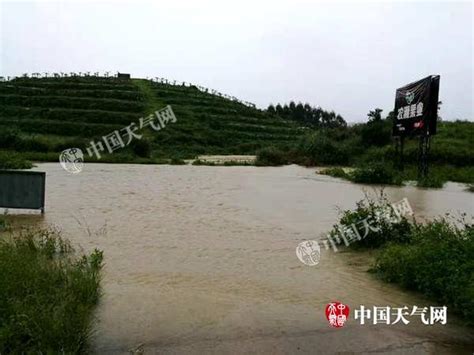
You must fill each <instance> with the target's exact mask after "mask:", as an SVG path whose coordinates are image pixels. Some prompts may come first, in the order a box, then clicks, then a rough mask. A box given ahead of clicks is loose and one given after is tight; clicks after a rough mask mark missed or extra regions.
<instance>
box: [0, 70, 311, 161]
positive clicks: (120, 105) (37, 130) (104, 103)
mask: <svg viewBox="0 0 474 355" xmlns="http://www.w3.org/2000/svg"><path fill="white" fill-rule="evenodd" d="M166 105H171V107H172V108H173V111H174V113H175V115H176V117H177V122H176V123H172V124H169V125H167V126H166V128H165V129H162V130H161V131H159V132H156V131H154V130H152V129H150V128H146V129H144V130H143V131H140V133H141V134H143V138H142V139H141V141H140V142H139V143H137V142H136V141H138V140H136V141H135V142H132V144H131V145H130V146H128V147H126V148H124V149H121V150H117V151H115V152H114V153H113V154H112V155H108V154H106V155H105V156H103V158H102V161H108V162H153V161H157V160H158V159H162V158H171V157H176V158H192V157H194V156H196V155H197V154H255V151H256V150H257V149H259V148H261V147H265V146H268V145H275V146H280V147H282V148H284V147H286V146H289V145H291V144H293V143H294V142H295V141H296V140H297V139H298V138H299V137H300V136H301V134H302V129H300V128H299V127H298V125H297V124H296V123H294V122H290V121H286V120H282V119H280V118H278V117H273V116H271V115H269V114H267V113H266V112H265V111H261V110H258V109H256V108H253V107H249V106H246V105H244V104H242V103H239V102H236V101H232V100H229V99H226V98H223V97H220V96H217V95H213V94H210V93H206V92H202V91H200V90H199V89H198V88H197V87H195V86H180V85H171V84H164V83H163V84H162V83H156V82H152V81H150V80H145V79H132V80H123V79H117V78H104V77H102V78H101V77H63V78H17V79H14V80H10V81H7V82H1V83H0V150H1V151H3V154H4V155H5V154H6V152H8V153H11V154H13V152H17V153H18V154H20V156H21V157H23V158H27V159H31V160H40V161H41V160H43V161H57V160H58V155H59V153H60V152H61V151H62V150H64V149H66V148H70V147H78V148H81V149H82V150H83V151H85V149H86V148H87V146H88V145H89V143H90V142H91V141H92V140H94V141H98V140H100V139H101V138H102V136H104V135H107V134H110V133H112V132H114V131H116V130H121V129H123V128H124V127H125V126H127V125H129V124H131V123H132V122H136V123H138V119H139V118H140V117H144V116H145V115H147V114H150V113H153V112H154V111H156V110H158V109H161V108H163V107H165V106H166ZM137 145H138V147H137ZM0 157H1V155H0ZM86 160H87V159H86Z"/></svg>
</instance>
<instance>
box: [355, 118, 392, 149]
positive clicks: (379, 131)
mask: <svg viewBox="0 0 474 355" xmlns="http://www.w3.org/2000/svg"><path fill="white" fill-rule="evenodd" d="M361 138H362V142H363V144H364V145H365V146H376V147H383V146H385V145H388V144H390V143H391V141H392V123H391V121H388V120H384V121H382V120H374V121H369V122H368V123H367V124H365V125H364V126H363V128H362V130H361Z"/></svg>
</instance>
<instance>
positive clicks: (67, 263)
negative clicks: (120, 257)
mask: <svg viewBox="0 0 474 355" xmlns="http://www.w3.org/2000/svg"><path fill="white" fill-rule="evenodd" d="M5 234H6V232H5V233H3V235H1V239H0V353H5V354H6V353H17V354H22V353H37V354H46V353H83V352H86V351H87V349H88V339H89V337H90V336H91V334H92V320H93V318H92V312H93V310H94V307H95V306H96V304H97V302H98V300H99V296H100V291H99V283H100V275H99V273H100V269H101V267H102V258H103V256H102V252H101V251H99V250H95V251H94V252H93V253H92V254H90V255H83V256H82V257H80V258H79V257H77V256H76V255H75V254H74V250H73V248H72V247H71V245H70V244H69V243H68V242H67V241H66V240H64V239H62V238H61V236H60V235H59V234H58V232H55V231H51V230H29V231H22V232H21V233H19V234H13V233H9V234H8V235H7V236H6V235H5Z"/></svg>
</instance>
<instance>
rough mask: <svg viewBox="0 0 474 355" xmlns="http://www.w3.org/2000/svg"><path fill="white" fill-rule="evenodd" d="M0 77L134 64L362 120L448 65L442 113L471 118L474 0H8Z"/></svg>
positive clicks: (0, 37) (258, 99)
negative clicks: (400, 89) (399, 90)
mask: <svg viewBox="0 0 474 355" xmlns="http://www.w3.org/2000/svg"><path fill="white" fill-rule="evenodd" d="M0 11H1V14H0V21H1V26H0V30H1V33H0V41H1V42H0V51H1V55H0V75H2V76H7V75H10V76H11V75H20V74H21V73H25V72H27V73H31V72H45V71H47V72H60V71H63V72H71V71H74V72H78V71H91V72H94V71H106V70H110V71H113V72H116V71H121V72H130V73H131V74H132V76H134V77H146V76H149V77H155V76H159V77H165V78H169V79H176V80H180V81H187V82H192V83H196V84H200V85H204V86H207V87H209V88H213V89H216V90H219V91H221V92H223V93H227V94H230V95H234V96H237V97H239V98H240V99H243V100H248V101H251V102H254V103H256V104H257V106H259V107H262V108H264V107H267V105H268V104H270V103H277V102H289V101H290V100H295V101H302V102H308V103H310V104H311V105H315V106H316V105H319V106H321V107H323V108H325V109H328V110H335V111H336V112H338V113H340V114H341V115H342V116H343V117H344V118H345V119H346V120H347V121H349V122H355V121H363V120H365V119H366V114H367V112H368V111H369V110H371V109H373V108H375V107H380V108H383V109H384V113H385V114H386V113H388V111H390V110H391V109H393V105H394V98H395V89H396V88H397V87H400V86H403V85H404V84H407V83H409V82H412V81H415V80H417V79H421V78H423V77H425V76H427V75H429V74H440V75H441V88H440V100H442V101H443V107H442V111H441V115H442V117H443V118H444V119H458V118H459V119H469V120H473V118H474V117H473V111H474V109H473V92H474V91H473V11H474V10H473V3H472V1H468V2H453V1H450V2H447V1H446V2H430V1H424V2H421V1H403V2H401V1H397V2H386V1H383V2H362V1H353V2H338V1H332V2H316V1H299V0H285V1H278V0H272V1H257V0H252V1H247V0H235V1H234V0H232V1H225V0H199V1H192V0H191V1H180V0H172V1H151V2H150V1H139V0H135V1H129V2H124V1H120V2H119V1H114V2H111V1H109V2H107V1H106V2H104V1H102V2H97V1H82V2H78V1H36V2H26V1H5V0H1V6H0Z"/></svg>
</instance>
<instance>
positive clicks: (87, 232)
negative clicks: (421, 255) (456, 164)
mask: <svg viewBox="0 0 474 355" xmlns="http://www.w3.org/2000/svg"><path fill="white" fill-rule="evenodd" d="M35 170H39V171H46V173H47V196H46V214H45V215H44V217H39V216H32V215H25V216H21V217H19V218H17V221H18V222H19V223H27V224H31V223H33V224H43V225H46V224H48V225H56V226H58V227H59V228H60V229H61V230H62V231H63V232H64V235H65V236H66V237H67V238H69V239H71V240H72V241H73V242H74V243H77V244H79V245H81V246H82V247H83V249H84V250H85V251H90V250H92V249H93V248H96V247H97V248H100V249H102V250H103V251H104V253H105V263H106V265H105V269H104V273H103V292H104V296H103V298H102V300H101V303H100V305H99V307H98V310H97V314H96V316H97V324H96V329H97V331H96V335H95V337H94V341H93V346H94V349H95V351H96V352H97V353H100V354H104V353H127V352H128V351H130V350H133V349H138V350H144V351H145V353H160V354H161V353H163V354H189V353H195V354H208V353H211V354H248V353H262V354H264V353H265V354H293V353H301V354H309V353H311V354H318V353H319V354H330V353H335V352H342V353H364V354H365V353H393V354H407V353H409V354H420V353H432V354H440V353H452V354H459V353H466V354H472V352H473V351H474V335H473V334H472V333H473V332H472V329H469V328H466V327H463V326H462V325H460V323H459V321H458V320H457V319H456V318H455V317H453V316H452V315H450V313H449V308H448V324H447V325H445V326H443V325H440V324H436V325H433V326H425V325H422V324H420V323H415V322H413V321H412V322H411V323H410V324H408V325H402V326H400V325H391V326H389V325H364V326H362V325H360V324H358V322H356V321H354V319H353V314H351V317H350V319H349V321H348V322H347V323H346V325H345V326H344V327H343V328H340V329H335V328H330V327H329V325H328V323H327V321H326V318H325V316H324V309H325V306H326V304H327V303H328V302H330V301H333V300H339V301H341V302H343V303H346V304H348V305H349V306H350V307H351V308H352V310H353V309H354V308H355V307H356V306H357V307H358V306H359V305H361V304H363V305H365V306H368V307H371V306H373V305H378V306H387V305H389V306H392V307H397V306H404V305H407V306H413V305H419V306H422V305H435V304H436V303H435V302H432V301H427V300H426V299H424V298H422V297H421V296H419V295H417V294H414V293H409V292H406V291H403V290H401V289H399V288H397V287H396V286H393V285H390V284H386V283H383V282H381V281H379V280H377V279H375V278H374V276H373V275H371V274H369V273H367V272H366V270H367V268H368V267H369V258H368V257H367V255H366V254H364V253H362V254H360V253H352V252H339V253H334V252H330V251H322V256H321V261H320V263H319V265H317V266H313V267H310V266H306V265H304V264H302V263H301V262H300V261H299V260H298V259H297V257H296V254H295V248H296V246H297V244H298V243H299V242H301V241H303V240H306V239H317V238H318V237H319V236H320V235H321V234H324V233H325V232H327V231H328V230H329V229H330V228H331V226H332V224H333V223H335V222H336V221H337V214H338V212H337V209H336V207H337V206H339V207H341V208H354V207H355V202H356V201H358V200H360V199H362V198H363V197H364V189H365V190H366V191H369V192H370V191H371V190H372V187H367V186H362V185H354V184H351V183H348V182H344V181H341V180H338V179H333V178H330V177H326V176H322V175H316V174H315V172H314V169H306V168H302V167H298V166H286V167H279V168H256V167H205V166H166V165H160V166H151V165H105V164H87V165H86V166H85V169H84V171H83V172H82V173H80V174H77V175H70V174H68V173H67V172H65V171H64V170H62V169H61V167H60V166H59V164H52V163H51V164H39V165H38V167H37V168H36V169H35ZM386 192H387V194H388V196H389V199H390V200H391V201H393V202H395V201H399V200H401V199H402V198H404V197H407V198H408V200H409V202H410V204H411V206H412V207H413V209H414V211H415V213H416V215H417V216H418V217H433V216H437V215H440V214H444V213H445V212H456V211H464V212H468V213H473V212H474V205H473V203H474V202H473V200H474V199H473V198H472V197H473V195H472V194H469V193H467V192H464V191H463V187H462V186H460V185H457V184H448V185H447V187H445V188H444V189H443V190H421V189H417V188H414V187H403V188H398V187H391V188H386Z"/></svg>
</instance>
